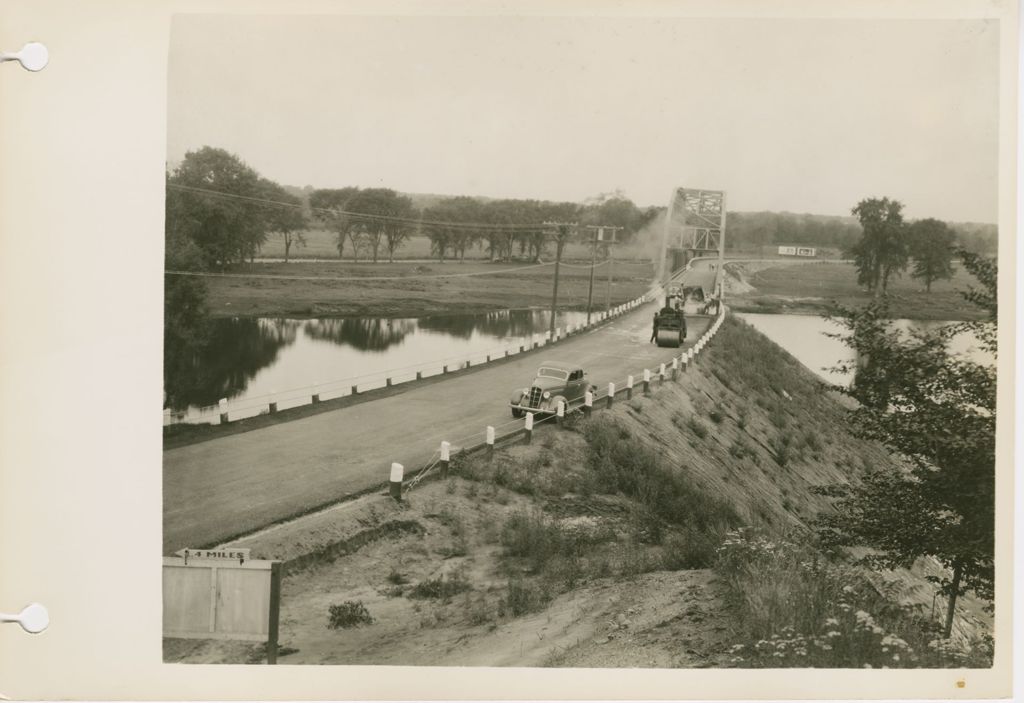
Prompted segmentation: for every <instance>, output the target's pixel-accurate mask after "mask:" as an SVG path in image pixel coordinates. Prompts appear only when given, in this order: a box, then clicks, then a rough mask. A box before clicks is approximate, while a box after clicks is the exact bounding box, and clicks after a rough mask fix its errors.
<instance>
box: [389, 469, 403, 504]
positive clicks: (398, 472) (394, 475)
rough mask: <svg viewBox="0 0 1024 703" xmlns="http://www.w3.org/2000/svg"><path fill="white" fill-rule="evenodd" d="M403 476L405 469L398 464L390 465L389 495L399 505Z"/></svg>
mask: <svg viewBox="0 0 1024 703" xmlns="http://www.w3.org/2000/svg"><path fill="white" fill-rule="evenodd" d="M404 474H405V467H404V466H402V465H401V464H399V463H398V462H392V464H391V481H390V486H389V488H390V493H391V497H392V498H394V499H395V500H397V501H398V502H399V503H401V502H402V476H403V475H404Z"/></svg>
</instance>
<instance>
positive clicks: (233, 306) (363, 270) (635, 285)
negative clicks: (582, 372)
mask: <svg viewBox="0 0 1024 703" xmlns="http://www.w3.org/2000/svg"><path fill="white" fill-rule="evenodd" d="M587 263H589V261H588V262H587ZM510 269H511V270H510ZM494 271H503V272H504V273H496V274H491V272H494ZM231 273H241V274H249V273H251V274H255V275H256V276H299V277H303V278H302V279H299V280H295V279H274V278H258V277H255V276H254V277H252V278H248V277H237V278H236V277H232V278H216V277H211V278H206V279H204V280H206V282H207V285H208V289H209V297H208V303H209V309H210V312H211V314H212V315H214V316H221V317H224V316H253V317H256V316H259V317H423V316H426V315H435V314H444V313H475V312H489V311H494V310H504V309H508V308H513V309H523V308H548V307H550V306H551V287H552V280H553V275H554V267H553V266H544V267H539V268H530V264H519V263H512V264H510V263H491V262H485V261H470V260H467V261H465V262H463V263H460V262H457V261H447V262H445V263H444V264H441V263H438V262H429V263H410V262H404V263H402V262H396V263H394V264H388V263H380V264H363V263H359V264H354V263H351V262H348V261H346V262H341V261H335V262H331V261H324V262H298V263H289V264H284V263H276V264H272V263H256V264H253V265H248V264H247V265H245V266H239V267H236V269H235V270H232V271H231ZM470 273H472V274H486V275H478V276H461V274H470ZM447 274H457V275H459V276H457V277H456V276H453V277H447V278H437V277H436V276H439V275H447ZM612 275H613V280H612V285H611V302H612V305H616V304H619V303H622V302H624V301H626V300H630V299H632V298H635V297H637V296H639V295H641V294H643V293H645V292H646V291H647V289H648V288H649V287H650V283H651V278H652V275H653V268H652V265H651V264H650V263H649V262H641V263H634V262H625V261H622V262H620V261H617V262H615V264H614V266H613V271H612ZM432 276H434V277H433V278H432ZM368 277H395V279H396V280H383V281H382V280H365V281H360V280H358V279H359V278H368ZM331 278H355V279H357V280H351V281H337V280H330V279H331ZM317 279H320V280H317ZM589 282H590V272H589V269H587V268H580V264H579V262H576V263H574V267H573V268H570V267H568V266H564V267H562V269H561V272H560V276H559V288H558V302H559V307H560V308H562V309H579V308H581V307H585V306H586V303H587V291H588V288H589ZM606 290H607V268H605V267H601V268H599V269H597V272H596V274H595V279H594V306H595V309H598V310H600V309H603V308H604V302H605V296H606Z"/></svg>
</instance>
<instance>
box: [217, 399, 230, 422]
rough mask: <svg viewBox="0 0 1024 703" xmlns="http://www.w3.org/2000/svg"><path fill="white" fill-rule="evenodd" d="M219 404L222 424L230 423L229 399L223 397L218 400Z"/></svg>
mask: <svg viewBox="0 0 1024 703" xmlns="http://www.w3.org/2000/svg"><path fill="white" fill-rule="evenodd" d="M217 406H218V407H219V408H220V424H222V425H226V424H228V399H227V398H221V399H220V400H218V401H217Z"/></svg>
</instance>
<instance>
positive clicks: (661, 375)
mask: <svg viewBox="0 0 1024 703" xmlns="http://www.w3.org/2000/svg"><path fill="white" fill-rule="evenodd" d="M658 381H659V382H661V383H664V382H665V364H662V365H661V366H660V367H659V368H658Z"/></svg>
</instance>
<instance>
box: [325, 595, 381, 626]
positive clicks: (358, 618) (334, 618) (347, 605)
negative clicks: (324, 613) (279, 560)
mask: <svg viewBox="0 0 1024 703" xmlns="http://www.w3.org/2000/svg"><path fill="white" fill-rule="evenodd" d="M328 615H329V616H330V619H329V620H328V622H327V627H329V628H331V629H332V630H337V629H338V628H349V627H359V626H360V625H371V624H373V617H371V615H370V613H369V612H368V611H367V610H366V606H365V605H363V601H361V600H347V601H345V602H344V603H341V604H340V605H332V606H331V607H330V608H329V609H328Z"/></svg>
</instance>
